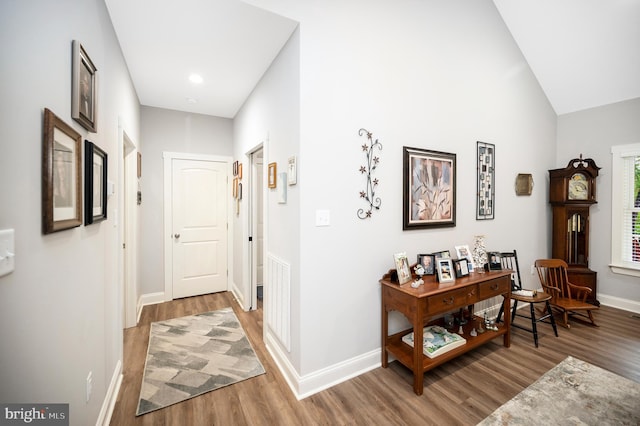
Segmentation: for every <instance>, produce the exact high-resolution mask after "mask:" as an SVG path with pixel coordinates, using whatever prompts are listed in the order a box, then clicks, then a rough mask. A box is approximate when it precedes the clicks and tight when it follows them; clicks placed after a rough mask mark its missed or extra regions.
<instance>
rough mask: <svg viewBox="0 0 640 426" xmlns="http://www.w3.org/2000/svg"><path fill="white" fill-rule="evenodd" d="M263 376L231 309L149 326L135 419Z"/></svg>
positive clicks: (262, 369) (258, 362)
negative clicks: (147, 345) (224, 387)
mask: <svg viewBox="0 0 640 426" xmlns="http://www.w3.org/2000/svg"><path fill="white" fill-rule="evenodd" d="M264 372H265V371H264V368H263V367H262V364H260V361H259V360H258V358H257V356H256V354H255V352H254V350H253V348H252V347H251V344H250V343H249V340H248V339H247V336H246V335H245V333H244V330H243V329H242V326H241V325H240V322H239V321H238V318H237V317H236V315H235V314H234V313H233V310H232V309H231V308H225V309H221V310H218V311H212V312H206V313H204V314H198V315H191V316H187V317H181V318H175V319H171V320H168V321H160V322H154V323H151V330H150V333H149V348H148V350H147V359H146V363H145V369H144V376H143V378H142V388H141V390H140V402H139V403H138V409H137V411H136V415H137V416H139V415H142V414H146V413H149V412H151V411H154V410H158V409H160V408H164V407H167V406H169V405H172V404H175V403H178V402H182V401H185V400H187V399H189V398H193V397H195V396H198V395H202V394H203V393H206V392H210V391H212V390H215V389H219V388H221V387H223V386H228V385H231V384H233V383H237V382H240V381H242V380H245V379H249V378H251V377H255V376H258V375H260V374H263V373H264Z"/></svg>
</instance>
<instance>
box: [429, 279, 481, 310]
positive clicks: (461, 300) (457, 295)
mask: <svg viewBox="0 0 640 426" xmlns="http://www.w3.org/2000/svg"><path fill="white" fill-rule="evenodd" d="M477 300H478V290H477V288H476V286H475V285H474V286H469V287H464V288H461V289H458V290H453V291H448V292H446V293H442V294H439V295H436V296H430V297H429V298H428V299H427V310H428V311H429V313H430V314H435V313H440V312H448V311H451V310H453V309H456V308H462V307H464V306H467V305H472V304H474V303H476V302H477Z"/></svg>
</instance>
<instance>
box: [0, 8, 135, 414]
mask: <svg viewBox="0 0 640 426" xmlns="http://www.w3.org/2000/svg"><path fill="white" fill-rule="evenodd" d="M74 39H77V40H80V42H81V43H82V44H83V46H84V47H85V48H86V49H87V51H88V53H89V55H90V57H91V59H92V60H93V62H94V63H95V65H96V67H97V69H98V76H99V83H98V84H99V86H98V87H99V89H98V90H99V95H98V102H99V104H98V108H97V110H98V133H88V132H87V131H86V130H84V129H83V128H82V127H81V126H80V125H79V124H77V123H76V122H75V121H74V120H73V119H72V118H71V53H72V50H71V44H72V40H74ZM0 51H1V52H2V60H1V61H0V76H1V79H0V93H2V100H1V101H0V117H1V118H0V120H1V125H0V182H2V183H3V185H2V189H1V190H0V229H5V228H13V229H15V232H16V259H15V260H16V262H15V263H16V265H15V267H16V269H15V272H14V273H12V274H11V275H8V276H5V277H1V278H0V341H1V342H2V344H1V345H0V360H1V362H0V401H3V402H15V403H47V402H61V403H70V410H71V413H70V414H71V422H70V423H71V424H72V425H87V424H94V423H95V422H96V419H97V418H98V416H99V412H100V409H101V405H102V403H103V400H104V399H105V396H106V392H107V387H108V386H109V383H110V381H111V380H112V376H113V374H114V371H115V370H116V367H117V364H118V361H121V360H122V315H123V312H122V302H121V298H122V291H121V290H122V289H121V288H120V283H119V277H118V258H117V255H118V253H119V250H118V249H117V244H118V235H119V232H120V231H119V229H118V228H116V226H115V221H114V217H115V216H116V214H115V212H116V210H117V209H118V205H117V196H114V197H111V198H110V199H109V205H108V219H107V220H106V221H104V222H101V223H99V224H94V225H91V226H87V227H85V226H80V227H78V228H74V229H72V230H66V231H61V232H58V233H55V234H50V235H43V234H42V224H41V223H42V220H41V163H42V139H43V137H42V121H43V109H44V108H45V107H47V108H49V109H51V110H52V111H53V112H54V113H55V114H56V115H58V116H59V117H60V118H61V119H62V120H63V121H65V122H66V123H67V124H69V125H71V126H72V127H73V128H75V129H76V130H77V131H78V132H79V133H80V134H81V135H82V137H83V139H84V138H87V139H89V140H91V141H92V142H94V143H96V144H97V145H98V146H99V147H101V148H102V149H104V150H105V151H106V152H107V154H108V156H109V168H108V174H109V180H112V181H114V182H115V183H116V188H119V183H120V182H119V178H118V173H117V170H118V152H119V150H118V148H119V147H118V145H119V141H118V120H119V117H121V120H122V123H123V125H124V128H125V130H126V132H127V133H128V135H129V136H130V137H131V138H132V139H133V140H134V142H135V143H137V142H138V140H139V106H138V99H137V96H136V94H135V91H134V89H133V86H132V84H131V81H130V78H129V74H128V71H127V68H126V65H125V63H124V59H123V57H122V54H121V52H120V48H119V45H118V42H117V39H116V37H115V34H114V32H113V28H112V26H111V21H110V19H109V16H108V13H107V10H106V7H105V5H104V2H103V1H101V0H60V1H56V2H51V1H48V0H31V1H28V2H21V1H3V2H0ZM90 371H92V372H93V395H92V397H91V400H90V401H89V402H88V403H86V402H85V383H86V377H87V375H88V373H89V372H90Z"/></svg>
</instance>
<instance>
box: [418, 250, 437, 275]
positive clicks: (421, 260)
mask: <svg viewBox="0 0 640 426" xmlns="http://www.w3.org/2000/svg"><path fill="white" fill-rule="evenodd" d="M418 264H419V265H422V268H423V269H424V274H425V275H435V274H436V257H435V256H434V255H433V254H419V255H418Z"/></svg>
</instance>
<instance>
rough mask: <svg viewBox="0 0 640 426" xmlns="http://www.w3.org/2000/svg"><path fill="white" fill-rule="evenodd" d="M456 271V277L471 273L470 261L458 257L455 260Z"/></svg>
mask: <svg viewBox="0 0 640 426" xmlns="http://www.w3.org/2000/svg"><path fill="white" fill-rule="evenodd" d="M453 266H454V269H455V271H456V278H462V277H466V276H468V275H469V261H468V260H467V259H466V258H464V257H463V258H462V259H456V260H454V261H453Z"/></svg>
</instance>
